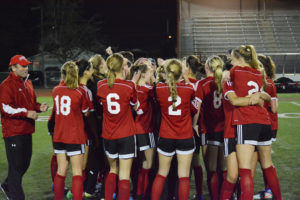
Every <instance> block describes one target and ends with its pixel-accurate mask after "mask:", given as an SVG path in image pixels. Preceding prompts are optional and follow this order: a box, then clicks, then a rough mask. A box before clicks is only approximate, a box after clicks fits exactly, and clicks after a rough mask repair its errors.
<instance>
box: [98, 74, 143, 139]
mask: <svg viewBox="0 0 300 200" xmlns="http://www.w3.org/2000/svg"><path fill="white" fill-rule="evenodd" d="M97 85H98V90H97V96H98V97H99V101H100V103H101V104H102V106H103V123H102V137H103V138H104V139H108V140H113V139H120V138H124V137H128V136H132V135H135V134H136V128H135V122H134V120H133V117H132V113H131V106H130V105H132V106H134V105H135V104H136V103H137V102H138V101H137V94H136V89H135V84H134V83H133V82H132V81H127V80H122V79H116V80H115V83H114V85H113V88H112V89H110V88H109V87H108V83H107V79H104V80H101V81H99V82H98V84H97Z"/></svg>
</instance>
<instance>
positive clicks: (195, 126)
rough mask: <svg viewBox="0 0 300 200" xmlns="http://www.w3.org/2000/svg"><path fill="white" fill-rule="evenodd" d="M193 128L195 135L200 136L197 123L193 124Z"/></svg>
mask: <svg viewBox="0 0 300 200" xmlns="http://www.w3.org/2000/svg"><path fill="white" fill-rule="evenodd" d="M193 129H194V130H195V132H196V134H197V136H198V137H200V134H199V126H198V125H194V126H193Z"/></svg>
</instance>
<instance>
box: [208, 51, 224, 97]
mask: <svg viewBox="0 0 300 200" xmlns="http://www.w3.org/2000/svg"><path fill="white" fill-rule="evenodd" d="M206 64H207V65H208V68H209V70H210V71H211V72H213V73H214V80H215V83H216V86H217V92H218V94H220V93H221V92H222V76H223V66H224V62H223V60H222V59H221V58H220V57H219V56H212V57H209V58H208V59H207V61H206Z"/></svg>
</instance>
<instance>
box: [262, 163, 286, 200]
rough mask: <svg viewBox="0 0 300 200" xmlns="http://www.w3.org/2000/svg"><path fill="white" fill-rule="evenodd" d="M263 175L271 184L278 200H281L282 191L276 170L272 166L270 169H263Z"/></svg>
mask: <svg viewBox="0 0 300 200" xmlns="http://www.w3.org/2000/svg"><path fill="white" fill-rule="evenodd" d="M263 173H264V175H265V176H266V179H267V183H269V185H270V188H271V190H272V193H273V195H274V196H275V198H276V200H281V199H282V198H281V191H280V185H279V180H278V177H277V173H276V169H275V168H274V167H273V166H271V167H269V168H265V169H263Z"/></svg>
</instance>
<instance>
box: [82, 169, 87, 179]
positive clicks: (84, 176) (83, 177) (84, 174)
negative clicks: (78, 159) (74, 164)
mask: <svg viewBox="0 0 300 200" xmlns="http://www.w3.org/2000/svg"><path fill="white" fill-rule="evenodd" d="M85 179H86V173H85V170H82V182H84V181H85Z"/></svg>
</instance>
